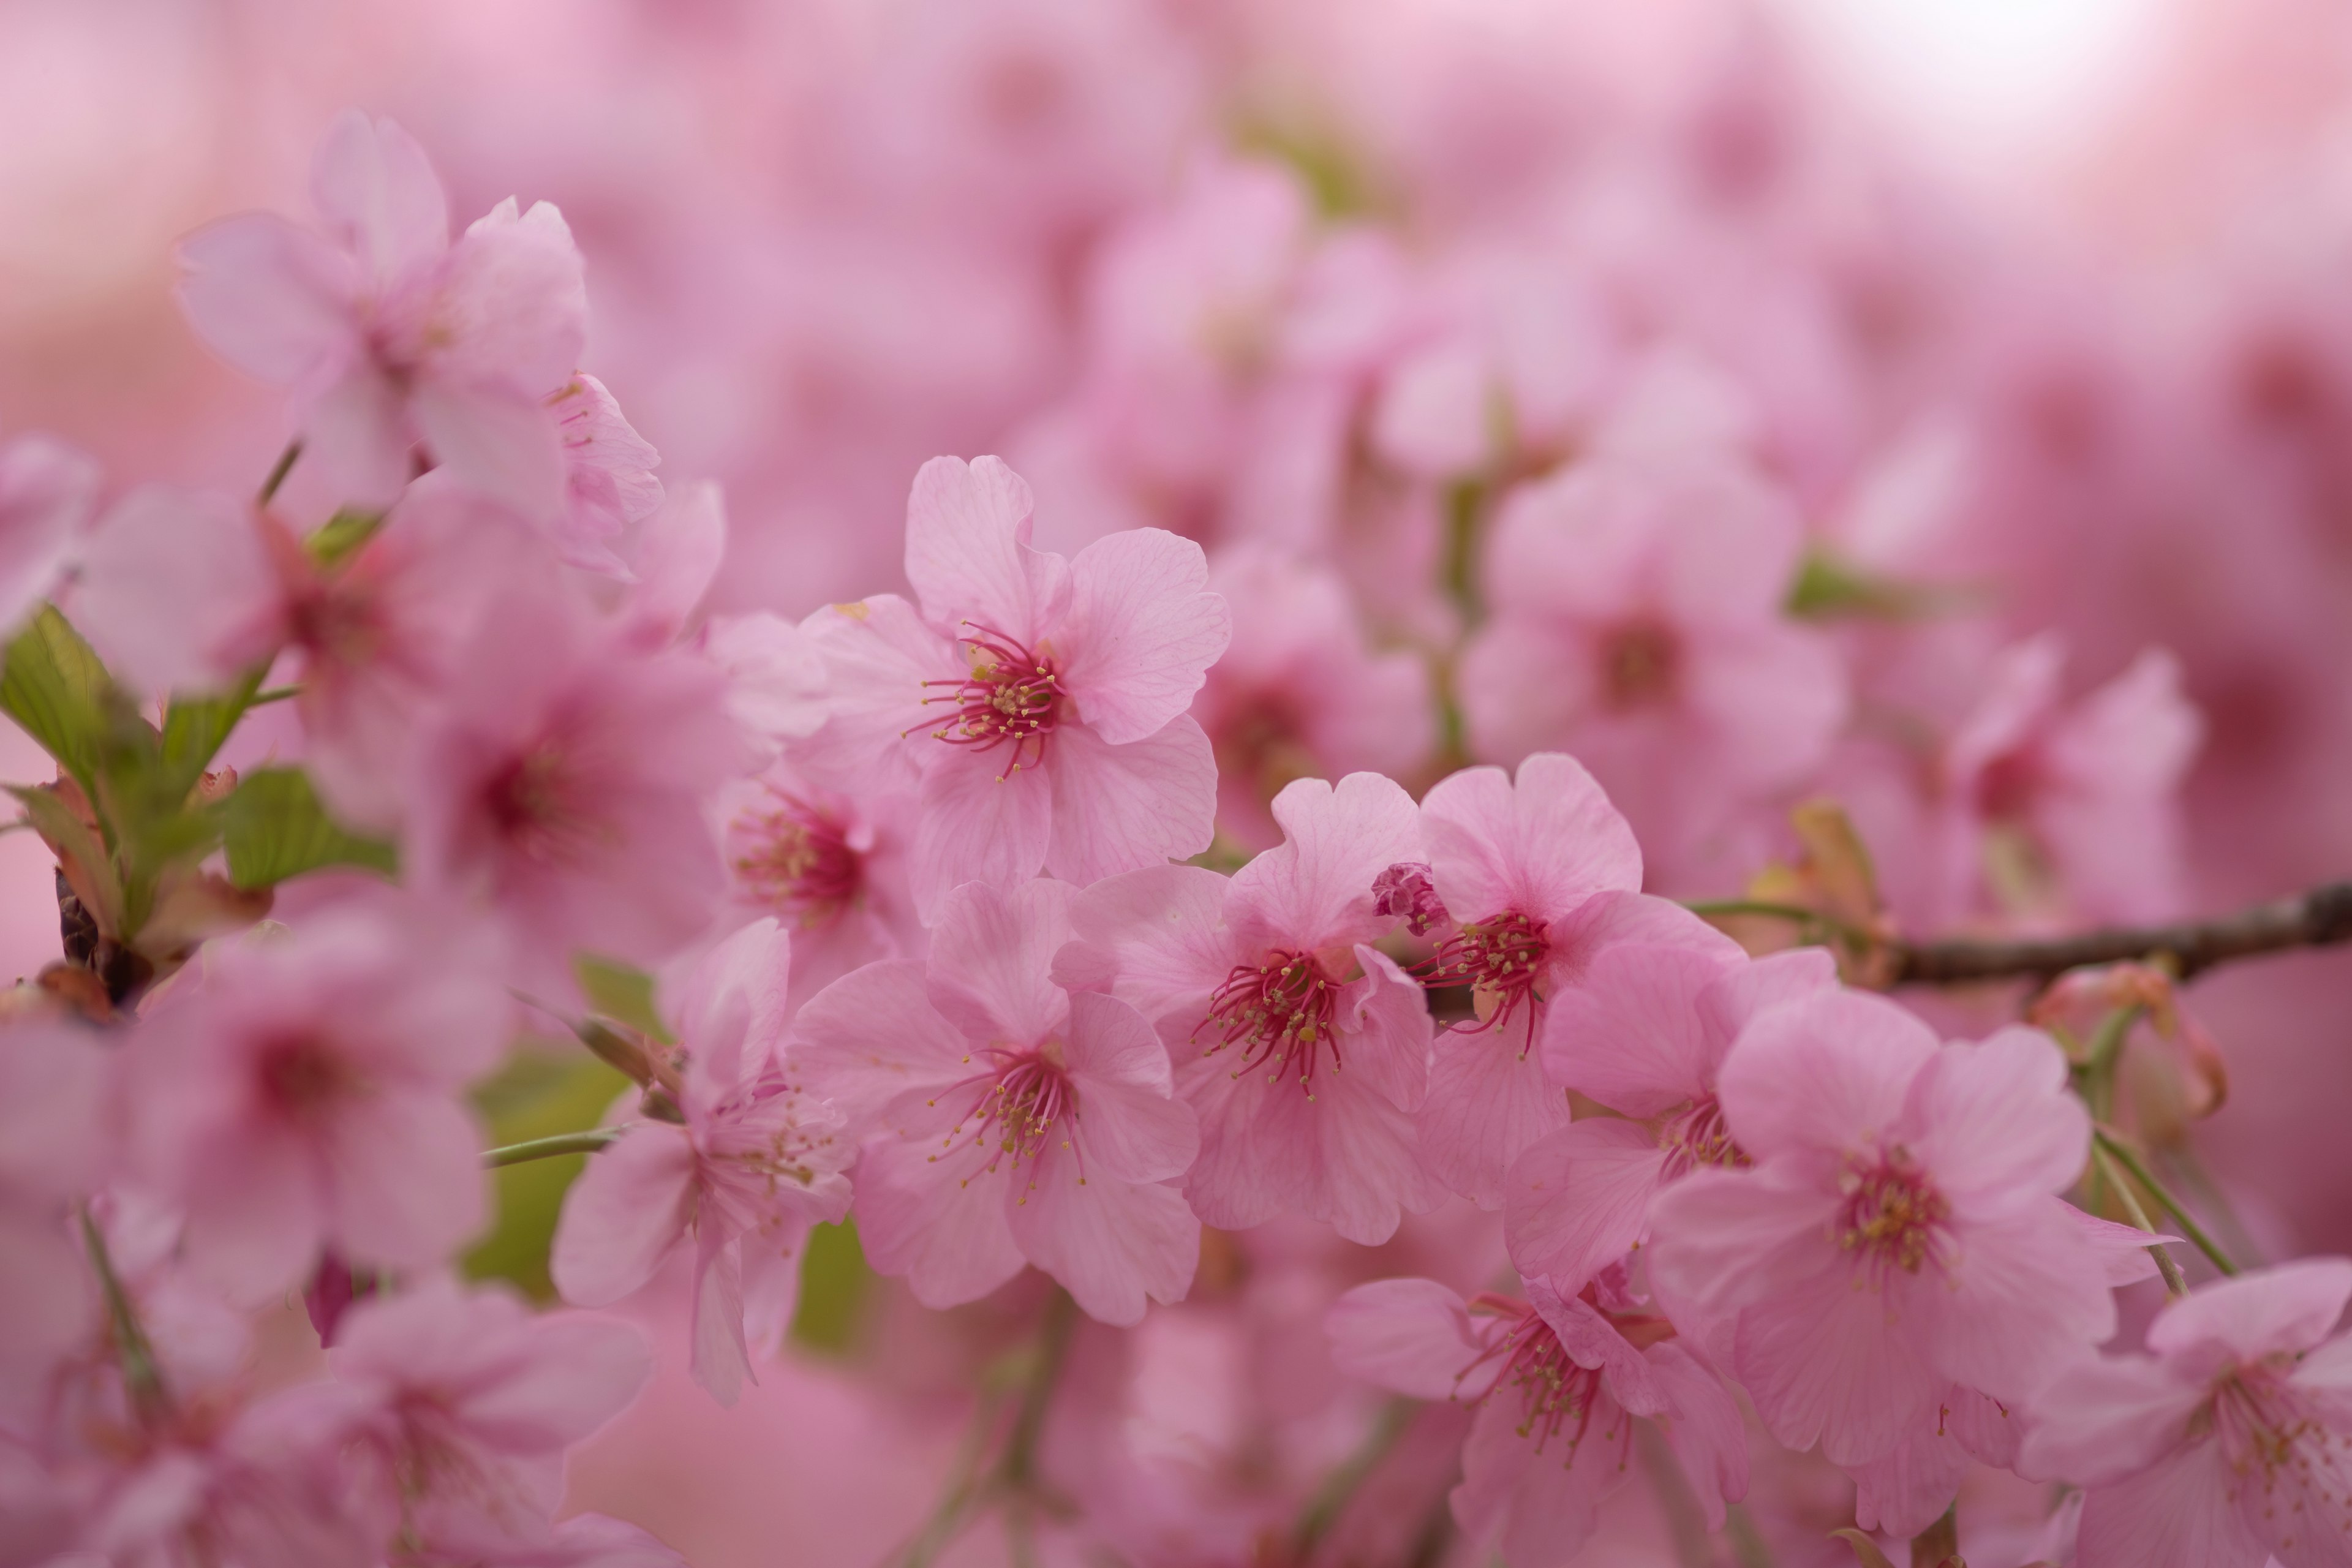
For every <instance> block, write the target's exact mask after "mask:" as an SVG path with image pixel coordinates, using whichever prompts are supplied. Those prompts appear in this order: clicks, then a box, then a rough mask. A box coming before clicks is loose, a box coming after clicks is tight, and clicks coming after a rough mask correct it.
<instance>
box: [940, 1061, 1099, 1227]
mask: <svg viewBox="0 0 2352 1568" xmlns="http://www.w3.org/2000/svg"><path fill="white" fill-rule="evenodd" d="M980 1054H981V1055H982V1056H984V1057H986V1058H988V1060H989V1066H988V1067H987V1068H985V1069H984V1070H982V1071H981V1072H979V1073H975V1074H974V1075H973V1076H971V1078H968V1079H964V1080H963V1081H962V1082H961V1083H959V1084H956V1085H955V1086H954V1087H953V1088H950V1089H946V1090H944V1091H943V1097H944V1095H948V1094H954V1093H957V1092H959V1091H961V1090H963V1089H971V1090H973V1091H974V1093H973V1095H972V1099H971V1104H970V1105H968V1106H967V1107H966V1108H965V1110H964V1113H963V1114H962V1115H961V1117H959V1118H957V1119H956V1124H955V1125H954V1126H953V1127H951V1128H950V1129H948V1134H947V1137H946V1139H945V1141H944V1142H941V1144H940V1152H939V1153H937V1154H934V1155H932V1156H931V1158H932V1159H934V1160H937V1159H940V1158H941V1157H942V1156H944V1155H945V1154H946V1153H947V1152H949V1151H950V1150H952V1149H954V1148H955V1147H956V1146H957V1145H958V1144H960V1143H964V1144H969V1145H971V1147H974V1148H978V1149H985V1150H987V1151H988V1152H989V1153H988V1158H987V1160H986V1162H985V1163H982V1165H981V1167H980V1169H979V1170H978V1171H976V1172H974V1173H973V1174H974V1175H993V1174H994V1173H996V1169H997V1167H998V1166H999V1165H1000V1164H1002V1163H1003V1162H1004V1161H1006V1160H1007V1159H1008V1158H1009V1159H1010V1160H1011V1161H1012V1163H1013V1167H1014V1168H1015V1169H1016V1170H1017V1169H1018V1168H1019V1167H1020V1165H1021V1163H1022V1162H1023V1161H1024V1160H1027V1161H1031V1162H1034V1161H1035V1160H1036V1158H1037V1156H1038V1155H1040V1154H1042V1153H1044V1152H1045V1143H1046V1140H1047V1139H1048V1138H1050V1137H1051V1136H1052V1135H1053V1131H1054V1128H1055V1124H1056V1123H1057V1122H1060V1121H1063V1120H1064V1119H1065V1118H1066V1119H1068V1120H1069V1121H1076V1120H1077V1117H1078V1096H1077V1090H1076V1089H1075V1088H1074V1087H1073V1086H1072V1085H1071V1083H1070V1079H1069V1075H1068V1074H1067V1073H1066V1072H1065V1071H1064V1070H1063V1069H1062V1066H1061V1063H1060V1062H1059V1061H1058V1060H1057V1059H1055V1055H1056V1050H1055V1047H1053V1046H1051V1045H1050V1044H1049V1045H1048V1046H1047V1047H1045V1048H1043V1049H1039V1050H1025V1049H1017V1048H1015V1047H1011V1046H983V1047H981V1051H980ZM930 1103H932V1104H933V1105H937V1104H938V1103H939V1100H932V1101H931V1102H930ZM1062 1143H1063V1147H1065V1148H1067V1149H1070V1150H1071V1151H1072V1152H1073V1153H1075V1152H1076V1146H1075V1145H1073V1144H1072V1143H1071V1142H1070V1141H1069V1138H1068V1137H1067V1136H1066V1135H1065V1136H1064V1138H1063V1140H1062ZM1078 1180H1079V1182H1080V1183H1081V1184H1083V1183H1084V1182H1085V1181H1086V1175H1085V1163H1084V1161H1083V1158H1082V1159H1081V1161H1080V1164H1079V1175H1078ZM970 1183H971V1176H967V1177H965V1178H964V1180H963V1183H962V1184H964V1185H969V1184H970ZM1022 1201H1023V1202H1024V1203H1025V1202H1026V1201H1027V1199H1025V1198H1024V1199H1023V1200H1022Z"/></svg>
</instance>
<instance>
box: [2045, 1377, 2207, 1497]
mask: <svg viewBox="0 0 2352 1568" xmlns="http://www.w3.org/2000/svg"><path fill="white" fill-rule="evenodd" d="M2211 1397H2212V1391H2211V1390H2210V1388H2209V1387H2208V1386H2207V1385H2206V1384H2205V1381H2204V1380H2203V1379H2201V1378H2197V1377H2191V1376H2186V1375H2183V1374H2182V1373H2180V1372H2179V1371H2176V1370H2174V1369H2172V1368H2169V1367H2167V1366H2166V1365H2164V1364H2163V1363H2161V1362H2158V1361H2155V1360H2153V1359H2151V1358H2149V1357H2147V1356H2144V1355H2126V1356H2109V1357H2104V1358H2103V1357H2100V1356H2097V1355H2095V1354H2093V1353H2091V1352H2088V1351H2085V1352H2084V1354H2083V1355H2082V1356H2081V1357H2080V1358H2079V1359H2078V1360H2076V1361H2075V1362H2074V1363H2073V1364H2071V1365H2069V1366H2068V1367H2067V1368H2066V1369H2065V1370H2064V1371H2063V1372H2062V1373H2059V1374H2058V1375H2057V1376H2056V1377H2055V1378H2053V1379H2052V1380H2051V1383H2050V1384H2049V1386H2048V1387H2046V1388H2044V1389H2043V1390H2042V1394H2041V1395H2040V1397H2038V1398H2036V1399H2035V1400H2034V1401H2033V1404H2032V1407H2031V1420H2030V1421H2029V1423H2028V1425H2027V1426H2026V1431H2025V1440H2024V1443H2023V1444H2022V1446H2021V1454H2020V1458H2019V1466H2018V1468H2019V1470H2020V1472H2021V1474H2023V1475H2026V1476H2028V1477H2031V1478H2032V1479H2037V1480H2040V1479H2049V1480H2070V1481H2074V1482H2076V1483H2078V1484H2081V1485H2084V1486H2099V1485H2103V1484H2105V1483H2107V1482H2110V1481H2116V1480H2121V1479H2124V1478H2125V1477H2126V1476H2130V1475H2134V1474H2137V1472H2139V1471H2141V1470H2144V1469H2146V1468H2147V1467H2148V1466H2150V1465H2152V1464H2154V1463H2156V1461H2157V1460H2158V1458H2160V1457H2161V1456H2162V1455H2163V1454H2164V1453H2165V1452H2166V1451H2167V1450H2168V1449H2169V1448H2171V1447H2173V1446H2174V1445H2176V1444H2178V1443H2179V1442H2180V1441H2181V1440H2182V1439H2183V1438H2184V1437H2185V1436H2187V1435H2188V1432H2189V1424H2190V1422H2191V1421H2192V1419H2196V1418H2197V1415H2198V1412H2199V1411H2200V1409H2202V1408H2203V1406H2204V1405H2205V1404H2206V1402H2207V1401H2208V1400H2210V1398H2211Z"/></svg>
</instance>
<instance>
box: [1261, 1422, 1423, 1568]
mask: <svg viewBox="0 0 2352 1568" xmlns="http://www.w3.org/2000/svg"><path fill="white" fill-rule="evenodd" d="M1420 1408H1421V1406H1420V1405H1419V1403H1418V1402H1417V1401H1414V1400H1411V1399H1391V1400H1390V1401H1389V1402H1388V1403H1387V1404H1386V1405H1381V1413H1380V1415H1379V1416H1378V1417H1377V1418H1376V1419H1375V1420H1374V1421H1373V1422H1372V1429H1371V1431H1370V1432H1369V1433H1367V1434H1366V1435H1365V1437H1364V1440H1363V1441H1362V1442H1361V1443H1360V1444H1358V1445H1357V1446H1356V1451H1355V1452H1354V1453H1352V1454H1349V1456H1348V1457H1347V1458H1346V1459H1344V1460H1343V1461H1341V1462H1340V1465H1339V1468H1337V1469H1335V1470H1333V1471H1332V1472H1331V1473H1330V1474H1329V1475H1328V1476H1326V1477H1324V1478H1323V1484H1322V1485H1321V1486H1319V1487H1318V1488H1316V1489H1315V1495H1314V1496H1313V1497H1312V1498H1310V1499H1309V1500H1307V1507H1306V1510H1304V1511H1303V1512H1301V1513H1300V1514H1299V1516H1298V1524H1297V1528H1296V1529H1295V1530H1294V1531H1292V1532H1291V1537H1290V1539H1291V1548H1292V1550H1291V1555H1292V1557H1293V1559H1294V1560H1296V1561H1297V1562H1301V1563H1304V1562H1305V1561H1307V1556H1308V1554H1309V1552H1311V1551H1312V1549H1313V1548H1314V1545H1315V1543H1316V1542H1318V1541H1320V1540H1322V1539H1323V1537H1324V1535H1325V1534H1327V1533H1328V1531H1330V1529H1331V1527H1332V1526H1333V1525H1335V1524H1337V1523H1339V1516H1340V1515H1341V1514H1343V1513H1345V1512H1346V1511H1347V1510H1348V1503H1349V1500H1350V1499H1352V1498H1354V1496H1355V1495H1356V1493H1357V1491H1358V1489H1360V1488H1361V1487H1362V1486H1363V1484H1364V1481H1365V1479H1366V1478H1367V1477H1369V1476H1370V1474H1371V1473H1372V1471H1373V1470H1375V1469H1377V1468H1379V1467H1380V1463H1381V1460H1382V1459H1385V1458H1388V1456H1389V1450H1391V1448H1394V1447H1396V1446H1397V1441H1398V1439H1400V1438H1402V1436H1404V1434H1405V1428H1406V1427H1408V1426H1412V1418H1413V1415H1414V1413H1415V1412H1416V1411H1418V1410H1419V1409H1420Z"/></svg>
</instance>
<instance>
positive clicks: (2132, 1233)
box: [2066, 1205, 2180, 1288]
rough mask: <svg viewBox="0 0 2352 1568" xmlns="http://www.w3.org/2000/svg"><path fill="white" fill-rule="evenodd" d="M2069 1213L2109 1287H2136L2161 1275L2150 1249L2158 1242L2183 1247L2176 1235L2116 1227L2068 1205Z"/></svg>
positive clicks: (2107, 1221)
mask: <svg viewBox="0 0 2352 1568" xmlns="http://www.w3.org/2000/svg"><path fill="white" fill-rule="evenodd" d="M2066 1213H2067V1217H2068V1218H2070V1219H2072V1220H2073V1221H2074V1228H2075V1229H2076V1230H2078V1231H2080V1232H2081V1233H2082V1237H2083V1245H2084V1247H2085V1248H2086V1249H2087V1250H2088V1251H2089V1253H2090V1256H2091V1258H2092V1260H2093V1261H2094V1262H2095V1263H2096V1264H2097V1265H2098V1268H2099V1274H2100V1277H2101V1278H2102V1279H2105V1281H2106V1282H2107V1284H2108V1286H2109V1287H2110V1288H2117V1287H2121V1286H2125V1285H2137V1284H2138V1283H2139V1282H2140V1281H2141V1280H2143V1279H2155V1278H2156V1276H2157V1272H2158V1270H2157V1267H2156V1259H2155V1258H2153V1257H2151V1256H2150V1255H2149V1253H2148V1248H2149V1247H2153V1246H2155V1245H2157V1244H2158V1243H2159V1242H2168V1243H2170V1244H2172V1245H2173V1246H2176V1247H2177V1246H2179V1245H2180V1237H2177V1236H2164V1235H2156V1236H2150V1235H2149V1234H2148V1233H2147V1232H2146V1231H2144V1230H2140V1229H2137V1228H2136V1227H2134V1226H2128V1225H2117V1224H2116V1222H2115V1221H2113V1220H2107V1219H2101V1218H2099V1217H2098V1216H2097V1215H2088V1214H2084V1212H2083V1211H2082V1210H2081V1209H2078V1208H2075V1207H2074V1206H2073V1205H2068V1206H2067V1211H2066Z"/></svg>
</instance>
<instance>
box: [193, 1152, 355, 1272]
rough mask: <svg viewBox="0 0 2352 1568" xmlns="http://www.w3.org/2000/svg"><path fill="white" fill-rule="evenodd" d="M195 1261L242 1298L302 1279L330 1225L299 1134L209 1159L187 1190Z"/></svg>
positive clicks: (217, 1154) (202, 1161)
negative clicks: (325, 1230) (301, 1276)
mask: <svg viewBox="0 0 2352 1568" xmlns="http://www.w3.org/2000/svg"><path fill="white" fill-rule="evenodd" d="M182 1191H183V1193H184V1195H185V1200H186V1204H187V1210H188V1221H187V1231H186V1239H187V1249H188V1258H189V1261H190V1262H191V1263H192V1264H193V1265H194V1266H195V1268H197V1269H199V1270H200V1271H201V1272H202V1273H203V1274H204V1275H205V1277H206V1278H208V1279H211V1280H213V1281H214V1282H215V1283H216V1284H218V1285H219V1286H220V1287H221V1288H222V1289H226V1290H228V1291H231V1292H233V1293H235V1294H236V1296H237V1297H238V1298H239V1299H240V1300H260V1299H263V1298H266V1297H268V1296H269V1295H270V1294H272V1293H274V1292H276V1291H278V1290H280V1289H284V1288H286V1287H287V1286H289V1285H293V1284H297V1283H299V1278H298V1277H299V1275H300V1274H301V1272H302V1271H303V1270H304V1269H305V1268H308V1267H309V1266H310V1261H311V1259H312V1258H313V1256H314V1255H315V1254H316V1253H317V1251H318V1247H319V1238H320V1234H321V1233H322V1231H323V1230H324V1229H325V1226H326V1219H327V1215H326V1202H325V1198H324V1194H322V1193H321V1192H320V1184H319V1182H318V1178H317V1174H316V1173H315V1171H314V1170H313V1168H312V1166H311V1164H310V1161H309V1160H308V1159H307V1158H306V1157H305V1152H304V1151H303V1150H302V1149H301V1148H300V1147H299V1145H297V1144H296V1143H295V1142H294V1141H293V1140H291V1139H289V1138H286V1137H283V1136H280V1135H277V1134H274V1133H265V1134H263V1135H260V1136H257V1137H244V1138H239V1139H238V1140H237V1142H236V1147H235V1148H234V1149H233V1150H232V1149H222V1150H219V1151H218V1152H215V1153H213V1154H211V1155H209V1156H207V1157H205V1158H203V1159H202V1160H201V1162H200V1163H198V1165H197V1166H196V1168H195V1170H194V1171H193V1172H191V1173H189V1174H188V1177H187V1180H186V1184H185V1185H184V1187H183V1189H182Z"/></svg>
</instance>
